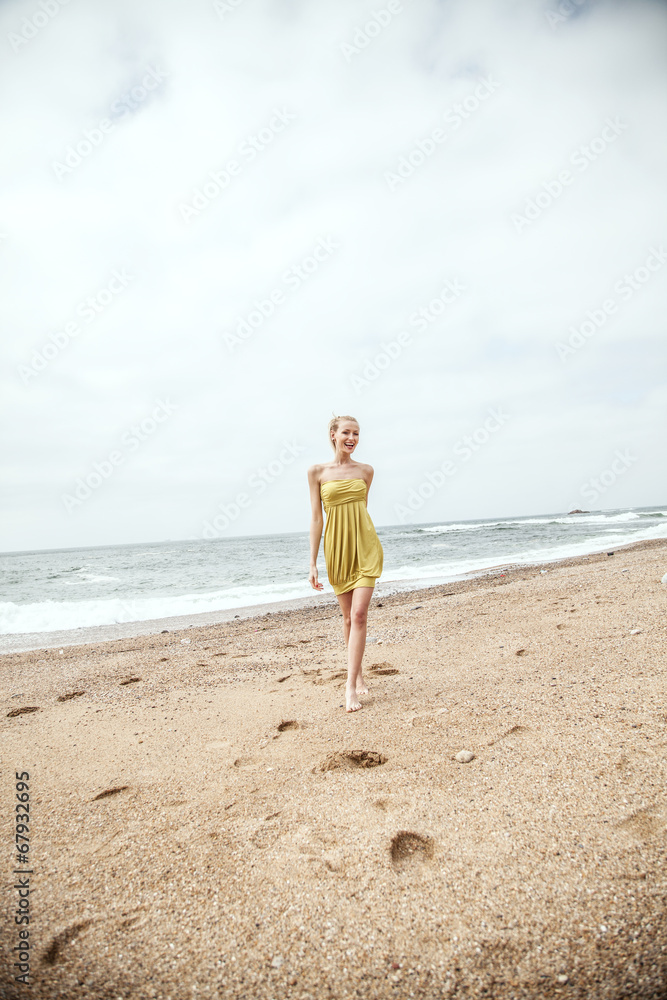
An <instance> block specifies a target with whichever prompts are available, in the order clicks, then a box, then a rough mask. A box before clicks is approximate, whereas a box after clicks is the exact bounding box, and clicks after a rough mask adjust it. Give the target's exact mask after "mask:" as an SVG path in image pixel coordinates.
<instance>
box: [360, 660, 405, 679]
mask: <svg viewBox="0 0 667 1000" xmlns="http://www.w3.org/2000/svg"><path fill="white" fill-rule="evenodd" d="M368 672H369V673H371V674H376V675H378V676H380V677H388V676H389V675H390V674H398V673H400V671H399V669H398V667H392V665H391V663H372V664H371V666H370V667H369V668H368Z"/></svg>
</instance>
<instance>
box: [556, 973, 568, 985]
mask: <svg viewBox="0 0 667 1000" xmlns="http://www.w3.org/2000/svg"><path fill="white" fill-rule="evenodd" d="M568 979H569V976H566V975H564V974H563V975H560V976H556V982H557V983H562V985H563V986H565V983H566V982H567V981H568Z"/></svg>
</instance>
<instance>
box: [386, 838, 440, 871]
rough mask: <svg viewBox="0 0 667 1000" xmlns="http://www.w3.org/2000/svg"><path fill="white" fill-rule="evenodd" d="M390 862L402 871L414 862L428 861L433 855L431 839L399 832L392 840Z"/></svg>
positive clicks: (432, 841)
mask: <svg viewBox="0 0 667 1000" xmlns="http://www.w3.org/2000/svg"><path fill="white" fill-rule="evenodd" d="M390 853H391V860H392V862H393V863H394V866H395V867H396V868H400V869H404V868H408V867H410V866H411V865H413V864H414V863H415V862H420V861H430V860H431V859H432V857H433V855H434V853H435V843H434V840H433V837H429V836H425V835H424V834H422V833H412V832H411V831H410V830H399V831H398V833H397V834H396V836H395V837H393V838H392V841H391V847H390Z"/></svg>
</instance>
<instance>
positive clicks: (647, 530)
mask: <svg viewBox="0 0 667 1000" xmlns="http://www.w3.org/2000/svg"><path fill="white" fill-rule="evenodd" d="M377 532H378V535H379V537H380V541H381V542H382V546H383V549H384V572H383V574H382V577H381V579H380V582H379V583H378V585H377V588H376V592H377V593H378V594H388V593H394V592H396V591H398V590H405V589H413V588H416V587H420V586H427V585H429V584H437V583H445V582H447V581H450V580H455V579H459V578H461V577H463V576H466V575H468V574H471V573H475V572H476V571H481V570H484V569H487V568H489V567H491V566H503V565H509V564H512V563H519V564H526V563H538V562H548V561H550V560H553V559H560V558H563V557H566V556H573V555H584V554H586V553H589V552H600V551H605V550H608V551H611V550H613V549H614V548H616V547H618V546H620V545H625V544H627V543H629V542H633V541H639V540H640V539H651V538H667V510H663V509H661V508H658V507H644V508H633V509H631V510H628V509H623V510H612V511H604V512H600V513H591V514H574V515H566V514H552V515H549V514H545V515H543V516H539V517H517V518H504V519H498V520H479V521H460V522H455V523H453V522H452V523H447V522H440V523H432V524H416V525H393V526H389V527H382V528H380V527H379V528H378V529H377ZM308 563H309V545H308V533H307V532H298V533H291V534H285V535H258V536H252V537H246V538H220V539H215V540H212V541H204V540H197V541H177V542H160V543H152V544H149V545H115V546H101V547H99V548H86V549H52V550H49V551H46V552H15V553H5V554H2V555H0V598H1V600H0V634H5V635H6V634H10V633H13V634H15V633H22V632H51V631H58V630H60V629H72V628H80V627H82V626H88V625H110V624H113V623H115V622H131V621H146V620H148V619H154V618H168V617H172V616H176V615H192V614H197V613H200V612H205V611H219V610H223V609H228V608H235V607H243V606H247V605H253V604H263V603H268V602H272V601H283V600H290V599H292V598H299V597H309V596H310V597H315V596H316V594H315V591H313V590H312V589H311V587H310V585H309V584H308ZM318 567H319V577H320V580H321V581H322V582H323V583H324V585H325V590H324V593H329V594H332V593H333V591H332V589H331V587H330V586H329V584H328V581H327V576H326V569H325V566H324V559H323V556H322V549H321V547H320V559H319V562H318ZM662 569H663V570H664V569H667V567H663V568H662ZM661 575H662V571H661Z"/></svg>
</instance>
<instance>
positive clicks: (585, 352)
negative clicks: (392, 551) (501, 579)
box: [0, 0, 667, 550]
mask: <svg viewBox="0 0 667 1000" xmlns="http://www.w3.org/2000/svg"><path fill="white" fill-rule="evenodd" d="M560 10H561V13H558V11H559V7H558V4H557V3H556V2H555V0H554V2H546V3H542V2H540V0H512V2H510V0H474V2H471V0H411V2H403V3H400V2H398V0H391V2H388V0H387V2H386V0H374V2H371V3H363V2H358V0H357V2H351V0H336V2H335V3H334V2H331V0H218V2H217V3H214V2H208V0H207V2H205V0H188V2H186V0H169V2H166V0H115V2H114V3H113V4H109V3H105V2H102V0H85V2H83V0H71V2H70V3H67V4H64V5H63V4H61V3H59V0H43V2H42V3H39V2H37V0H34V2H33V0H5V2H3V3H2V4H0V43H1V44H2V45H3V46H4V54H3V58H2V60H1V61H0V75H1V78H2V84H3V90H4V95H5V97H4V101H3V102H2V105H3V110H2V116H3V121H2V135H3V156H2V185H1V191H2V193H1V196H0V234H1V239H0V255H1V257H2V265H3V266H2V288H1V298H2V304H3V314H4V319H3V336H2V361H3V365H2V369H3V370H2V381H3V384H2V407H3V417H4V421H3V428H4V429H3V468H4V475H3V479H4V489H3V518H2V537H1V538H0V547H1V548H2V549H5V550H9V549H40V548H52V547H64V546H78V545H94V544H112V543H119V542H141V541H159V540H163V539H178V538H195V537H202V535H206V533H207V532H208V534H209V535H215V533H216V532H217V534H218V535H219V536H222V535H246V534H255V533H267V532H282V531H299V530H307V528H308V520H309V516H310V510H309V500H308V491H307V482H306V469H307V468H308V466H309V465H311V464H313V463H314V462H322V461H325V460H328V459H330V458H331V456H332V452H331V450H330V448H329V445H328V443H327V422H328V420H329V418H330V416H331V415H332V412H334V413H340V414H347V413H350V414H352V415H355V416H356V417H357V418H358V420H359V422H360V425H361V443H360V445H359V448H358V450H357V454H356V457H357V458H358V459H359V460H360V461H364V462H369V463H371V464H372V465H373V466H374V468H375V480H374V483H373V487H372V490H371V494H370V503H369V509H370V512H371V515H372V517H373V520H374V522H375V523H376V525H383V524H396V523H398V522H400V521H401V520H410V521H415V522H419V521H425V522H431V521H437V520H445V521H449V520H461V519H465V518H480V517H490V518H495V517H498V516H504V515H521V514H536V513H545V512H553V511H563V510H569V509H571V508H572V507H580V508H584V509H599V508H614V507H621V506H643V505H652V504H664V503H665V502H666V501H667V492H666V489H665V487H666V476H665V461H664V454H665V401H666V396H667V392H666V388H665V372H664V355H665V314H666V312H667V309H666V307H667V253H666V252H665V250H666V248H667V211H666V209H667V192H666V190H665V183H664V179H665V176H666V175H667V170H666V168H667V129H666V128H665V123H666V121H667V114H666V105H667V88H666V87H665V82H666V72H665V70H666V62H667V56H666V52H667V48H666V45H665V42H666V35H667V31H666V29H667V6H666V5H665V3H662V2H658V0H625V2H623V0H616V2H612V0H598V2H583V3H579V4H577V3H576V2H574V0H572V2H571V3H562V4H561V5H560ZM215 178H217V179H215ZM263 314H264V315H263ZM466 436H468V441H467V442H466ZM447 463H450V464H447ZM443 467H444V468H445V469H446V473H447V474H445V473H444V472H442V471H441V472H440V474H438V471H437V470H442V469H443ZM261 470H266V471H265V472H262V471H261ZM600 477H601V478H600ZM427 483H428V484H430V488H429V486H425V485H424V484H427ZM596 483H597V485H596ZM410 498H412V504H410V502H409V501H410ZM415 498H418V499H415ZM406 512H407V513H406Z"/></svg>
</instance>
